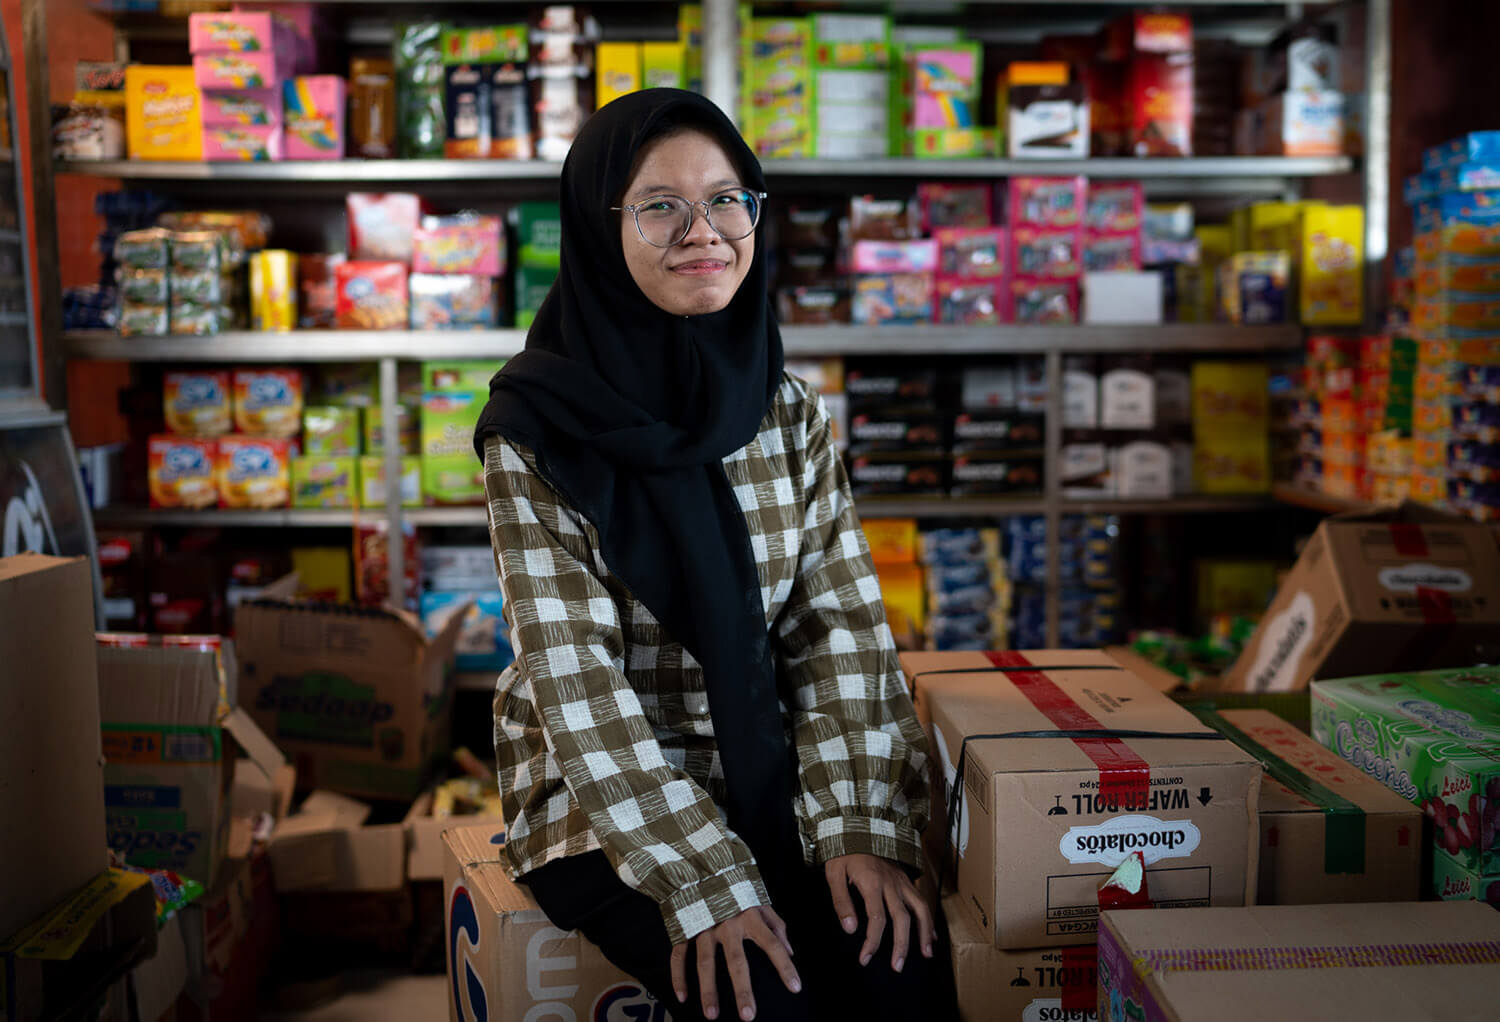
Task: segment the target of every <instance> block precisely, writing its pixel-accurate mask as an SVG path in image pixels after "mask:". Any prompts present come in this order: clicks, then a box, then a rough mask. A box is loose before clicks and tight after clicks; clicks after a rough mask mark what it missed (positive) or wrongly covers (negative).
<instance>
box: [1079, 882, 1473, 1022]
mask: <svg viewBox="0 0 1500 1022" xmlns="http://www.w3.org/2000/svg"><path fill="white" fill-rule="evenodd" d="M1496 941H1500V913H1497V912H1496V911H1495V910H1494V909H1492V908H1490V907H1489V906H1487V905H1481V904H1479V903H1478V902H1472V901H1453V902H1397V903H1379V904H1358V905H1272V906H1260V907H1256V908H1241V909H1228V908H1205V909H1191V910H1188V911H1184V912H1172V913H1163V912H1106V913H1105V914H1104V917H1103V923H1102V925H1101V927H1100V931H1099V1003H1100V1006H1101V1008H1107V1007H1108V1006H1110V1005H1111V1004H1112V1003H1113V1004H1115V1005H1117V1006H1118V1007H1117V1010H1118V1011H1122V1012H1123V1017H1126V1018H1135V1019H1140V1020H1141V1022H1156V1020H1158V1019H1174V1020H1176V1019H1180V1020H1186V1019H1214V1020H1215V1022H1264V1020H1265V1019H1360V1020H1362V1022H1380V1020H1390V1022H1395V1020H1400V1022H1458V1020H1460V1019H1463V1020H1477V1019H1492V1018H1494V1017H1495V1016H1496V1007H1495V998H1496V992H1497V991H1500V964H1495V963H1494V961H1493V955H1494V948H1493V942H1496ZM1435 942H1454V943H1472V942H1491V945H1492V946H1491V948H1490V950H1489V954H1488V955H1487V956H1486V955H1483V954H1481V955H1478V956H1477V957H1481V958H1484V957H1489V958H1490V961H1489V962H1488V963H1486V964H1465V965H1447V964H1444V965H1391V964H1378V965H1372V966H1367V967H1355V966H1351V965H1348V964H1338V963H1340V962H1344V963H1347V962H1351V961H1355V960H1356V957H1357V956H1358V955H1359V952H1358V951H1357V949H1361V948H1378V947H1379V946H1380V945H1408V946H1409V945H1420V944H1426V943H1435ZM1237 949H1251V950H1253V951H1255V952H1258V953H1259V955H1260V957H1261V962H1260V965H1261V966H1262V967H1256V968H1233V967H1226V968H1218V969H1191V970H1190V969H1169V968H1166V967H1165V964H1163V963H1162V959H1161V957H1160V956H1159V955H1153V954H1152V953H1153V952H1162V951H1172V950H1181V951H1184V952H1188V953H1194V952H1200V951H1203V950H1210V951H1214V950H1228V951H1233V950H1237ZM1275 949H1316V950H1317V951H1320V952H1322V954H1321V956H1320V957H1316V958H1315V957H1313V956H1311V955H1309V954H1306V953H1304V951H1301V950H1290V951H1288V950H1282V951H1279V952H1278V951H1277V950H1275ZM1350 949H1354V950H1350ZM1373 954H1378V952H1369V951H1367V952H1365V953H1364V956H1370V955H1373ZM1265 958H1270V959H1271V960H1272V961H1275V960H1277V959H1278V958H1280V959H1283V960H1297V961H1300V962H1301V963H1302V964H1303V965H1304V966H1311V967H1302V968H1274V967H1272V968H1266V967H1263V966H1264V964H1265ZM1231 960H1232V959H1231ZM1318 963H1322V964H1321V965H1319V964H1318ZM1184 964H1187V963H1184ZM1116 1017H1119V1016H1118V1015H1117V1016H1116Z"/></svg>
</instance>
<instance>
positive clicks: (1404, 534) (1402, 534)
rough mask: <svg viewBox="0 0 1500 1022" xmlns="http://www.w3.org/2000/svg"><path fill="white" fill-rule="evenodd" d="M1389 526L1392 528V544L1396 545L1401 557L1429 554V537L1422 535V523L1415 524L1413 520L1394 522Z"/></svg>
mask: <svg viewBox="0 0 1500 1022" xmlns="http://www.w3.org/2000/svg"><path fill="white" fill-rule="evenodd" d="M1388 528H1389V529H1390V530H1391V544H1392V545H1393V546H1395V548H1396V553H1397V554H1398V555H1400V556H1401V557H1426V556H1427V537H1426V536H1424V535H1422V527H1421V526H1420V525H1413V524H1412V523H1411V522H1392V523H1391V524H1390V525H1389V526H1388Z"/></svg>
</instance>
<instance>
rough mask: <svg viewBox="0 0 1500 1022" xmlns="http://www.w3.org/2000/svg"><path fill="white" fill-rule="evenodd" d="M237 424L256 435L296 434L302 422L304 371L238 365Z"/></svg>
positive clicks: (236, 389)
mask: <svg viewBox="0 0 1500 1022" xmlns="http://www.w3.org/2000/svg"><path fill="white" fill-rule="evenodd" d="M234 425H235V428H236V429H237V430H239V431H240V432H241V433H249V434H251V435H252V436H280V437H288V436H296V434H297V430H298V429H300V428H301V426H302V372H301V371H300V370H298V369H236V370H235V371H234Z"/></svg>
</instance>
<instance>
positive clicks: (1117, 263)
mask: <svg viewBox="0 0 1500 1022" xmlns="http://www.w3.org/2000/svg"><path fill="white" fill-rule="evenodd" d="M1140 268H1141V236H1140V234H1139V233H1132V234H1096V233H1094V232H1092V231H1085V232H1084V236H1083V269H1084V272H1085V273H1112V272H1117V271H1120V270H1139V269H1140Z"/></svg>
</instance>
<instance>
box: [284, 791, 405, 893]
mask: <svg viewBox="0 0 1500 1022" xmlns="http://www.w3.org/2000/svg"><path fill="white" fill-rule="evenodd" d="M369 815H370V807H369V806H367V805H365V804H363V803H361V802H356V801H355V800H354V799H350V798H346V797H344V796H342V795H338V794H335V793H333V792H325V791H315V792H312V793H311V794H310V795H308V796H307V798H306V799H305V800H304V801H303V803H302V806H301V807H300V808H299V810H298V811H297V812H296V813H294V814H293V815H291V816H288V817H287V818H286V819H284V820H282V821H281V822H280V823H279V824H277V825H276V830H275V831H274V832H273V833H272V834H271V870H272V873H273V874H274V875H275V877H276V890H277V891H278V892H279V893H281V894H287V893H290V892H293V891H322V892H346V891H393V890H396V889H397V888H400V887H402V886H404V885H405V883H406V828H405V824H404V823H383V824H373V825H366V824H365V819H366V818H367V817H368V816H369Z"/></svg>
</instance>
